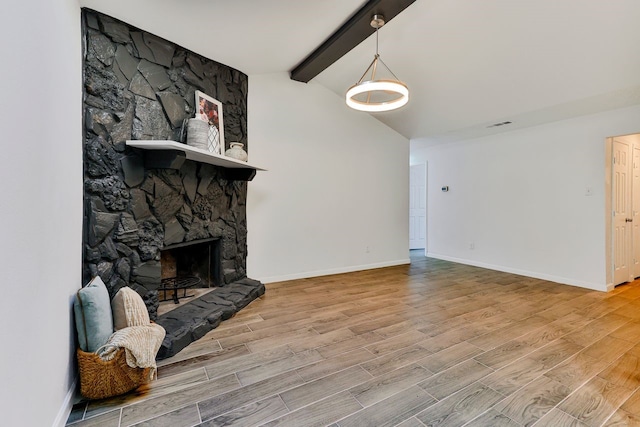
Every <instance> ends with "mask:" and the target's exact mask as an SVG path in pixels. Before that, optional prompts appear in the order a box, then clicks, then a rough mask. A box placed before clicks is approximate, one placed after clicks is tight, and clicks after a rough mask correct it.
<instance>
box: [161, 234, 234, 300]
mask: <svg viewBox="0 0 640 427" xmlns="http://www.w3.org/2000/svg"><path fill="white" fill-rule="evenodd" d="M160 274H161V286H160V288H159V289H158V292H159V295H158V296H159V298H160V301H168V300H173V302H174V303H176V304H178V303H179V300H180V298H186V297H190V296H193V295H190V294H189V290H191V289H195V288H214V287H217V286H220V285H221V284H222V268H221V262H220V239H202V240H194V241H191V242H186V243H179V244H176V245H170V246H165V247H164V249H162V251H161V252H160Z"/></svg>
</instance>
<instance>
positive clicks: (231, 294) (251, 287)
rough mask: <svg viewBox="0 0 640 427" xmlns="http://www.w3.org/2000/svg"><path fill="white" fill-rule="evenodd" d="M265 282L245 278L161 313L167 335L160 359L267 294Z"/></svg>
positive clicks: (177, 350)
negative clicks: (265, 292)
mask: <svg viewBox="0 0 640 427" xmlns="http://www.w3.org/2000/svg"><path fill="white" fill-rule="evenodd" d="M264 290H265V289H264V285H263V284H262V283H260V282H259V281H257V280H253V279H249V278H245V279H242V280H239V281H237V282H234V283H230V284H228V285H226V286H224V287H220V288H216V289H214V290H213V291H211V292H209V293H207V294H205V295H203V296H201V297H200V298H197V299H195V300H193V301H190V302H187V303H185V304H183V305H182V306H180V307H178V308H176V309H174V310H171V311H170V312H168V313H166V314H163V315H162V316H159V317H158V319H156V323H157V324H159V325H161V326H162V327H163V328H164V329H165V330H166V331H167V335H166V336H165V338H164V341H163V342H162V346H160V350H159V351H158V357H157V358H158V360H161V359H166V358H167V357H171V356H174V355H175V354H177V353H178V352H179V351H180V350H182V349H183V348H185V347H186V346H188V345H189V344H191V343H192V342H193V341H196V340H198V339H200V338H202V337H203V336H204V335H205V334H206V333H207V332H209V331H211V330H212V329H215V328H216V327H217V326H218V325H219V324H220V322H222V321H223V320H227V319H229V318H231V317H232V316H233V315H234V314H236V313H237V312H238V311H240V310H241V309H242V308H244V307H246V306H247V305H249V303H250V302H251V301H253V300H255V299H256V298H258V297H260V296H262V295H264Z"/></svg>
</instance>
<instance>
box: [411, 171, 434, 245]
mask: <svg viewBox="0 0 640 427" xmlns="http://www.w3.org/2000/svg"><path fill="white" fill-rule="evenodd" d="M412 166H424V191H425V194H424V200H425V212H424V234H425V236H424V256H427V252H428V248H429V162H427V161H424V162H419V163H414V164H410V165H409V191H411V167H412ZM409 197H411V194H409ZM409 210H411V206H410V205H409ZM409 240H411V236H409ZM409 250H411V244H409Z"/></svg>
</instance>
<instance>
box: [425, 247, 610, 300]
mask: <svg viewBox="0 0 640 427" xmlns="http://www.w3.org/2000/svg"><path fill="white" fill-rule="evenodd" d="M427 256H428V257H430V258H436V259H441V260H444V261H451V262H457V263H458V264H466V265H473V266H474V267H482V268H487V269H489V270H497V271H502V272H505V273H512V274H519V275H521V276H527V277H533V278H535V279H541V280H548V281H550V282H556V283H561V284H563V285H571V286H577V287H580V288H586V289H592V290H594V291H601V292H606V291H607V290H608V287H607V286H605V285H602V284H599V283H591V282H583V281H581V280H574V279H568V278H566V277H560V276H554V275H551V274H545V273H539V272H535V271H528V270H520V269H518V268H511V267H505V266H502V265H495V264H487V263H484V262H478V261H474V260H470V259H464V258H456V257H451V256H448V255H441V254H437V253H433V252H428V253H427Z"/></svg>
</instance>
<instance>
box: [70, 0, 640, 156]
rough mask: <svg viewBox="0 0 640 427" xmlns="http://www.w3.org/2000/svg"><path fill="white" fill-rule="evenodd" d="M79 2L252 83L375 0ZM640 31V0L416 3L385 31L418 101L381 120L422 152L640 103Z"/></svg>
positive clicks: (286, 67) (369, 44) (340, 73)
mask: <svg viewBox="0 0 640 427" xmlns="http://www.w3.org/2000/svg"><path fill="white" fill-rule="evenodd" d="M80 3H81V5H82V6H86V7H90V8H92V9H95V10H98V11H100V12H103V13H105V14H107V15H111V16H113V17H115V18H118V19H121V20H123V21H125V22H127V23H129V24H132V25H135V26H137V27H139V28H142V29H144V30H147V31H149V32H151V33H154V34H156V35H158V36H161V37H164V38H166V39H168V40H171V41H173V42H175V43H177V44H179V45H181V46H184V47H186V48H188V49H191V50H193V51H195V52H197V53H200V54H202V55H204V56H206V57H208V58H211V59H214V60H216V61H218V62H221V63H223V64H226V65H229V66H231V67H234V68H237V69H239V70H241V71H243V72H244V73H246V74H248V75H249V76H251V75H253V74H263V73H274V72H288V71H290V70H291V69H292V68H293V67H295V66H296V65H297V64H298V63H299V62H300V61H302V60H303V59H304V58H305V57H306V56H307V55H308V54H309V53H310V52H311V51H313V50H314V49H315V48H316V47H317V46H318V45H319V44H320V43H322V42H323V41H324V40H325V39H326V38H327V37H328V36H329V35H331V34H332V33H333V31H335V30H336V29H337V28H338V27H339V26H340V25H341V24H342V23H343V22H344V21H345V20H347V19H348V18H349V16H351V14H353V13H354V12H355V11H356V10H358V9H359V8H360V7H361V6H362V5H363V4H364V3H366V1H364V0H322V1H315V2H311V1H300V0H268V1H267V0H234V1H231V0H182V1H179V0H135V1H132V0H110V1H104V0H80ZM639 23H640V1H638V0H607V1H604V0H482V1H480V0H417V1H416V2H415V3H414V4H413V5H411V6H409V8H407V9H406V10H405V11H404V12H402V13H401V14H400V15H398V16H397V17H396V18H394V19H393V20H392V21H390V22H389V23H388V24H387V25H385V26H384V27H383V28H382V29H381V30H380V33H379V37H380V54H381V57H382V59H383V60H384V62H385V63H386V64H387V65H388V66H389V67H390V68H391V70H392V71H393V72H394V73H395V74H396V75H397V76H398V77H399V78H400V79H401V80H403V81H405V82H406V83H407V85H408V86H409V88H410V90H411V99H410V101H409V104H408V105H407V106H405V107H403V108H402V109H400V110H397V111H394V112H388V113H378V114H376V115H375V116H376V117H377V118H378V119H379V120H380V121H382V122H384V123H385V124H387V125H388V126H390V127H391V128H393V129H395V130H396V131H397V132H399V133H401V134H402V135H404V136H406V137H408V138H410V139H411V140H412V149H414V148H418V147H422V146H427V145H431V144H436V143H442V142H447V141H455V140H460V139H464V138H469V137H477V136H481V135H487V134H491V133H497V132H504V131H508V130H512V129H516V128H521V127H527V126H532V125H537V124H541V123H546V122H550V121H555V120H561V119H565V118H569V117H574V116H578V115H583V114H589V113H595V112H598V111H604V110H608V109H614V108H619V107H624V106H628V105H633V104H639V103H640V25H639ZM374 53H375V37H370V38H369V39H367V40H366V41H365V42H363V43H362V44H361V45H360V46H358V47H356V48H355V49H353V50H352V51H351V52H349V53H348V54H347V55H345V56H344V57H343V58H342V59H340V60H339V61H338V62H336V63H335V64H333V65H332V66H331V67H329V68H328V69H327V70H325V71H324V72H322V73H321V74H320V75H319V76H317V77H316V78H315V79H313V80H312V83H311V84H321V85H323V86H325V87H327V88H328V89H330V90H332V91H333V92H335V93H336V94H339V95H340V96H344V93H345V91H346V89H347V88H348V87H349V86H351V85H352V84H353V83H355V82H356V81H357V80H358V78H360V76H361V75H362V73H363V72H364V70H365V68H366V67H367V66H368V65H369V63H370V62H371V60H372V59H373V55H374ZM297 84H302V83H297ZM362 114H366V113H362ZM503 121H512V122H513V124H511V125H507V126H501V127H498V128H487V126H489V125H491V124H493V123H498V122H503ZM638 130H640V120H639V123H638Z"/></svg>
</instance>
